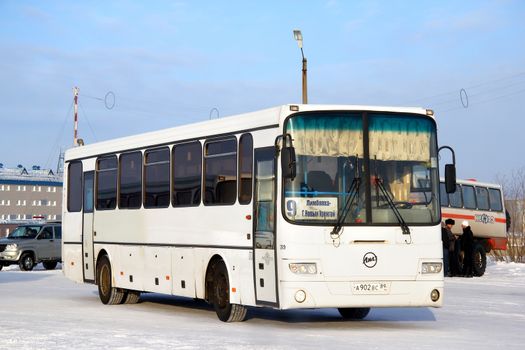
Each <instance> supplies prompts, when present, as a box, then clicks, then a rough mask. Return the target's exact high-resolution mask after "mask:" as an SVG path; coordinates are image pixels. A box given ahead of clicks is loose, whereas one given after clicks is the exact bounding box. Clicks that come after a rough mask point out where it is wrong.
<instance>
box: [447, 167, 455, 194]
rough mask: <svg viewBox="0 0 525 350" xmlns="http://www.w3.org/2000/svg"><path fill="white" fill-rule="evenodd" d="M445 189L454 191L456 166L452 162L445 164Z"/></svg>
mask: <svg viewBox="0 0 525 350" xmlns="http://www.w3.org/2000/svg"><path fill="white" fill-rule="evenodd" d="M445 189H446V191H447V193H454V192H456V167H455V166H454V164H445Z"/></svg>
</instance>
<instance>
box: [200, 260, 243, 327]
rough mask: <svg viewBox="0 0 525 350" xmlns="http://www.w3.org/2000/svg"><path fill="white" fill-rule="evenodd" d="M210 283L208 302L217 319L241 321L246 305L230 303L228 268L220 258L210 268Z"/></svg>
mask: <svg viewBox="0 0 525 350" xmlns="http://www.w3.org/2000/svg"><path fill="white" fill-rule="evenodd" d="M210 274H211V276H210V277H212V281H213V282H212V283H210V287H211V288H210V289H211V290H209V291H208V297H209V301H210V303H211V304H212V305H213V309H214V310H215V312H216V313H217V317H219V320H221V321H223V322H241V321H244V319H245V318H246V311H247V310H246V307H244V306H243V305H239V304H231V303H230V283H229V280H228V270H227V269H226V265H225V264H224V262H223V261H222V260H218V261H216V262H215V263H214V265H213V266H212V268H211V270H210Z"/></svg>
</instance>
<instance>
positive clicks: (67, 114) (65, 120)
mask: <svg viewBox="0 0 525 350" xmlns="http://www.w3.org/2000/svg"><path fill="white" fill-rule="evenodd" d="M72 108H73V101H71V104H70V105H69V108H68V110H67V113H66V115H65V117H64V121H63V122H62V128H61V129H60V132H59V133H58V136H57V138H56V139H55V142H54V143H53V147H52V148H51V152H50V153H49V156H48V157H47V161H46V164H45V168H47V167H48V165H49V162H50V161H51V157H52V156H53V153H54V151H55V149H56V148H57V147H58V145H59V144H60V139H61V138H62V134H63V133H64V129H65V127H66V124H67V120H68V117H69V114H70V113H71V109H72Z"/></svg>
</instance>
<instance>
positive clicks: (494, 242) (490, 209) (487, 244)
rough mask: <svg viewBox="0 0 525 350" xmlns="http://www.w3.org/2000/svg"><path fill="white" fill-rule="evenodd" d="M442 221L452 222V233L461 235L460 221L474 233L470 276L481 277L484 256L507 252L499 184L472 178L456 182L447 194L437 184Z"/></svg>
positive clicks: (484, 263) (483, 267) (504, 218)
mask: <svg viewBox="0 0 525 350" xmlns="http://www.w3.org/2000/svg"><path fill="white" fill-rule="evenodd" d="M440 196H441V215H442V218H443V220H446V219H454V220H456V224H455V225H454V227H453V228H452V232H453V233H454V234H456V235H461V234H462V233H463V231H462V229H461V222H462V221H464V220H466V221H468V222H469V225H470V227H471V228H472V232H473V233H474V239H475V244H474V264H473V266H474V274H475V275H476V276H482V275H483V274H484V273H485V268H486V265H487V258H486V253H489V252H490V251H491V250H493V249H494V250H506V249H507V220H508V219H507V215H506V211H505V204H504V200H503V191H502V188H501V186H500V185H497V184H490V183H484V182H478V181H476V180H473V179H468V180H459V179H458V180H457V182H456V191H455V192H454V193H448V194H447V192H446V191H445V184H444V182H443V179H442V182H441V185H440Z"/></svg>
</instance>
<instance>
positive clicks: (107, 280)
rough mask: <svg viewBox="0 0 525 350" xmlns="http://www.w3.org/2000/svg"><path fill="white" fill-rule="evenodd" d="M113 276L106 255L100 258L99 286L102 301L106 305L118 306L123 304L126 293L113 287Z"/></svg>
mask: <svg viewBox="0 0 525 350" xmlns="http://www.w3.org/2000/svg"><path fill="white" fill-rule="evenodd" d="M112 280H113V278H112V275H111V264H110V262H109V259H108V257H107V256H106V255H103V256H102V257H100V259H99V260H98V262H97V285H98V296H99V297H100V301H102V303H103V304H106V305H116V304H120V303H122V299H123V298H124V292H123V291H122V290H120V289H118V288H115V287H113V284H112Z"/></svg>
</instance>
